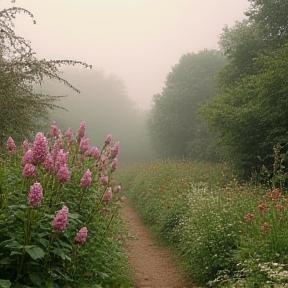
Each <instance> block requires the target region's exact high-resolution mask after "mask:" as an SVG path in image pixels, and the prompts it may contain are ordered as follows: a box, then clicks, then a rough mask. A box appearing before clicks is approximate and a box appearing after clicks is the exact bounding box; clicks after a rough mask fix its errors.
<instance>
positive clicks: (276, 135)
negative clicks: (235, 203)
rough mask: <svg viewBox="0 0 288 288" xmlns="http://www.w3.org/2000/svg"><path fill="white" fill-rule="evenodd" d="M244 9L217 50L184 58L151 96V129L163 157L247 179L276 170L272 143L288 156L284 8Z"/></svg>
mask: <svg viewBox="0 0 288 288" xmlns="http://www.w3.org/2000/svg"><path fill="white" fill-rule="evenodd" d="M249 2H250V6H249V8H248V10H247V11H246V12H245V14H246V16H247V17H246V19H245V20H243V21H241V22H235V25H234V26H233V27H231V28H229V27H228V26H226V27H224V28H223V31H222V34H221V35H220V38H219V47H220V49H219V50H217V51H216V50H207V49H206V50H203V51H200V52H198V53H188V54H186V55H183V56H182V57H181V59H180V61H179V63H177V64H176V65H175V66H173V68H172V71H171V72H170V73H169V74H168V75H167V78H166V82H165V87H164V88H163V91H162V92H161V93H160V94H156V95H154V98H153V107H152V110H151V112H150V115H149V121H148V127H149V131H150V135H151V141H152V143H153V145H154V147H155V148H156V149H157V151H158V153H160V154H161V155H162V156H169V157H179V156H184V157H191V158H193V159H195V160H201V161H228V162H230V163H231V164H233V165H234V166H235V167H236V168H237V169H238V171H239V173H241V175H243V176H249V175H251V173H254V172H257V173H260V171H261V169H262V168H263V167H266V168H269V169H273V163H274V162H273V157H274V155H273V147H274V146H275V145H276V144H277V143H280V145H281V147H280V148H281V149H282V150H281V151H286V150H287V149H286V150H285V147H286V143H287V142H288V141H287V140H288V129H287V127H288V125H287V124H288V123H287V122H288V109H287V108H288V107H287V106H288V80H287V79H288V69H287V68H288V2H287V1H286V0H257V1H256V0H250V1H249ZM263 165H264V166H263Z"/></svg>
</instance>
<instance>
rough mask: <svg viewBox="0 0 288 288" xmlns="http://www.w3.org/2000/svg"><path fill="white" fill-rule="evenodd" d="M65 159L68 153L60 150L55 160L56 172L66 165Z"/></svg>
mask: <svg viewBox="0 0 288 288" xmlns="http://www.w3.org/2000/svg"><path fill="white" fill-rule="evenodd" d="M67 159H68V152H64V150H63V149H60V151H59V152H58V154H57V155H56V160H55V168H56V170H59V169H60V167H62V166H65V165H67Z"/></svg>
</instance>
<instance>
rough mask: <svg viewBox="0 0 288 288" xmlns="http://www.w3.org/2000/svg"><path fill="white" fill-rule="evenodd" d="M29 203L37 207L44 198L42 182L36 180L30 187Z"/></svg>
mask: <svg viewBox="0 0 288 288" xmlns="http://www.w3.org/2000/svg"><path fill="white" fill-rule="evenodd" d="M28 200H29V204H30V205H31V206H32V207H33V208H34V209H35V208H37V207H38V206H39V205H40V204H41V202H42V200H43V192H42V186H41V184H40V183H38V182H36V183H34V184H33V185H32V186H31V187H30V192H29V196H28Z"/></svg>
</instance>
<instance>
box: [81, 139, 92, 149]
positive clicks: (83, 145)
mask: <svg viewBox="0 0 288 288" xmlns="http://www.w3.org/2000/svg"><path fill="white" fill-rule="evenodd" d="M89 142H90V140H89V138H86V137H83V138H82V139H81V141H80V150H81V151H82V152H83V153H85V152H86V151H88V150H89V148H90V144H89Z"/></svg>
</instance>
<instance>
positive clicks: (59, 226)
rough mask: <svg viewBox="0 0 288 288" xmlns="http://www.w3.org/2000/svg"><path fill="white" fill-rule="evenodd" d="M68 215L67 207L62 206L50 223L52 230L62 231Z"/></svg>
mask: <svg viewBox="0 0 288 288" xmlns="http://www.w3.org/2000/svg"><path fill="white" fill-rule="evenodd" d="M68 214H69V209H68V207H67V206H63V207H62V209H61V210H59V211H58V212H57V214H56V216H55V218H54V220H53V222H52V225H53V228H54V230H56V231H62V230H63V229H64V228H65V227H66V225H67V221H68Z"/></svg>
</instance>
